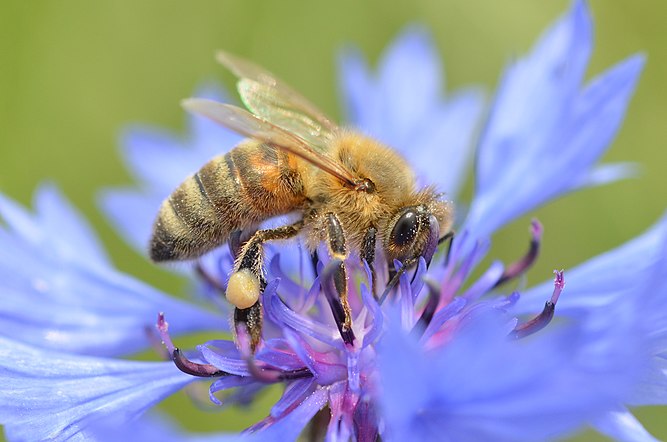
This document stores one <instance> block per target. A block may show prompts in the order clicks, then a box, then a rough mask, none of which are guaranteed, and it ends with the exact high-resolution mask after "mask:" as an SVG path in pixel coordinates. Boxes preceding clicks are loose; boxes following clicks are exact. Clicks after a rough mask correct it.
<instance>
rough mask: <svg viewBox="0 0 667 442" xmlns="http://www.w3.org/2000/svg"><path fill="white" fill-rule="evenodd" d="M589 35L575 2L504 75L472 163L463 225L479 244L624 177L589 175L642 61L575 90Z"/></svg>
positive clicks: (586, 21) (586, 17)
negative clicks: (554, 203)
mask: <svg viewBox="0 0 667 442" xmlns="http://www.w3.org/2000/svg"><path fill="white" fill-rule="evenodd" d="M591 34H592V23H591V19H590V15H589V12H588V9H587V7H586V4H585V2H583V1H578V2H576V3H575V5H574V7H573V9H572V11H571V12H570V13H569V15H567V16H566V17H565V18H564V19H562V20H560V21H559V22H558V23H557V24H556V25H555V26H554V27H553V28H551V29H550V30H549V31H548V32H547V34H546V35H545V36H544V37H543V39H542V40H541V42H540V43H539V44H538V45H537V46H536V47H535V48H534V50H533V52H532V53H531V54H530V55H529V56H527V57H525V58H523V59H521V60H519V62H517V63H515V64H514V65H513V66H511V67H510V68H509V69H508V70H507V72H506V73H505V76H504V78H503V80H502V82H501V86H500V88H499V91H498V93H497V96H496V100H495V104H494V107H493V111H492V114H491V117H490V119H489V121H488V124H487V127H486V131H485V133H484V136H483V137H482V140H481V143H480V148H479V152H478V156H477V174H476V179H477V186H476V194H475V198H474V199H473V202H472V204H471V208H470V212H469V214H468V219H467V220H466V227H469V228H470V229H471V230H472V231H474V232H475V236H476V237H484V236H486V235H489V234H491V233H492V232H494V231H495V230H496V229H498V228H499V227H500V226H502V225H504V224H505V223H507V222H509V221H511V220H512V219H514V218H516V217H518V216H520V215H522V214H524V213H526V212H527V211H529V210H532V209H534V208H535V207H537V206H538V205H540V204H543V203H545V202H546V201H548V200H550V199H553V198H556V197H558V196H559V195H562V194H563V193H565V192H568V191H571V190H574V189H576V188H579V187H581V186H583V185H590V184H600V183H604V182H608V181H610V179H617V178H620V177H623V176H624V175H625V172H626V171H621V170H620V169H617V170H615V171H613V172H615V173H610V172H612V171H611V170H609V169H607V170H605V171H604V172H606V173H601V172H600V171H599V170H598V171H595V172H593V171H592V170H593V167H594V164H595V162H596V161H597V160H598V159H599V158H600V156H601V155H602V154H603V153H604V152H605V150H606V149H607V148H608V147H609V145H610V143H611V142H612V140H613V138H614V136H615V134H616V132H617V131H618V128H619V127H620V124H621V121H622V119H623V116H624V114H625V110H626V108H627V104H628V101H629V99H630V97H631V95H632V92H633V90H634V87H635V84H636V81H637V78H638V76H639V73H640V72H641V69H642V66H643V63H644V58H643V57H642V56H635V57H630V58H629V59H627V60H626V61H624V62H622V63H620V64H619V65H617V66H616V67H614V68H612V69H610V70H608V71H607V72H606V73H604V74H603V75H601V76H599V77H598V78H597V79H595V80H594V81H592V82H591V83H590V84H589V85H588V86H587V87H585V88H584V89H583V90H580V89H581V81H582V77H583V74H584V71H585V67H586V65H587V63H588V58H589V55H590V49H591V45H592V35H591ZM619 172H624V173H619ZM508 195H511V196H512V197H511V198H508V197H507V196H508Z"/></svg>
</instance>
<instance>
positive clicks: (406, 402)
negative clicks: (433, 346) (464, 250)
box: [379, 308, 644, 441]
mask: <svg viewBox="0 0 667 442" xmlns="http://www.w3.org/2000/svg"><path fill="white" fill-rule="evenodd" d="M608 315H610V316H611V317H613V319H614V321H615V323H614V325H613V326H609V323H604V324H596V326H589V325H586V324H584V325H582V324H576V323H571V324H563V325H562V326H561V327H559V328H558V329H555V328H552V329H550V330H549V331H548V332H542V333H540V334H539V335H536V336H534V337H532V338H531V339H527V340H523V341H509V340H507V339H505V338H504V336H505V332H504V331H503V328H502V327H503V322H501V323H496V321H490V320H489V319H490V318H489V315H482V316H476V318H475V319H474V322H471V323H469V324H468V325H467V326H466V328H465V329H464V330H463V331H460V332H458V333H457V335H456V336H455V337H454V338H453V340H452V341H451V342H450V343H449V344H447V345H446V346H445V347H443V348H440V349H438V350H434V351H430V352H427V351H424V350H423V349H422V348H420V345H419V344H418V343H417V342H416V341H415V340H414V339H413V338H412V337H411V336H409V335H408V334H407V333H406V332H404V331H403V330H401V329H400V326H399V325H398V324H399V321H397V320H394V321H393V322H392V323H390V325H389V329H388V332H387V335H386V337H385V339H384V341H383V343H382V346H381V347H380V359H379V369H380V375H381V386H382V389H381V396H380V404H381V406H382V409H383V411H384V414H383V416H384V421H385V422H386V424H387V427H388V428H387V431H386V433H385V434H383V437H385V436H386V437H388V438H391V439H392V440H451V441H476V440H494V441H532V440H544V439H552V438H557V437H562V436H565V435H567V434H569V433H571V432H572V431H574V430H576V429H579V428H580V427H582V426H583V425H585V424H586V423H587V422H590V421H591V419H595V418H599V417H600V416H602V415H603V414H604V413H606V412H608V411H609V410H612V409H614V407H615V406H616V404H617V403H618V402H619V401H622V400H623V399H624V398H625V397H627V395H628V394H629V393H630V391H631V388H632V386H633V382H634V381H635V380H636V379H637V377H638V375H639V373H640V372H641V369H642V364H641V362H640V361H643V360H644V359H642V358H640V356H642V355H643V350H642V346H641V345H639V344H640V337H639V336H638V333H637V322H639V319H638V318H636V317H634V316H632V317H630V318H627V317H626V316H627V315H626V314H625V312H624V310H623V308H618V309H614V310H613V311H610V312H608ZM610 385H613V386H614V388H609V386H610Z"/></svg>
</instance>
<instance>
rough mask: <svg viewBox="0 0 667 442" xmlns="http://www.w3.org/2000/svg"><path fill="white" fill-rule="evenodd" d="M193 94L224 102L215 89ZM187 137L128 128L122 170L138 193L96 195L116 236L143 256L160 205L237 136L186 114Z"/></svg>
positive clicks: (205, 120)
mask: <svg viewBox="0 0 667 442" xmlns="http://www.w3.org/2000/svg"><path fill="white" fill-rule="evenodd" d="M195 95H197V96H201V97H205V98H211V99H216V100H219V101H223V100H225V97H224V94H223V93H222V92H221V90H220V89H217V88H214V87H210V86H209V87H207V88H202V89H200V90H199V91H198V92H197V93H196V94H195ZM188 122H189V127H190V134H189V135H188V136H187V137H178V136H175V135H173V134H170V133H168V132H166V131H163V130H161V129H156V128H147V127H134V128H130V129H128V130H127V131H126V133H125V135H124V136H123V137H122V139H121V144H122V146H123V150H124V156H125V159H126V161H127V163H128V167H129V168H130V170H132V172H133V173H134V175H135V177H136V178H137V180H138V181H139V182H140V187H139V189H136V190H129V189H120V190H116V189H113V190H112V189H109V190H106V191H104V192H103V193H102V194H101V196H100V201H101V206H102V209H103V210H104V212H105V213H106V214H107V215H108V216H109V218H111V220H112V221H113V223H114V224H115V225H116V227H117V228H118V230H119V231H120V233H121V234H122V235H123V236H124V237H125V239H126V240H128V241H129V242H130V244H132V245H133V246H135V247H136V248H138V249H139V250H140V251H141V252H142V253H144V251H145V248H146V245H147V244H148V240H149V238H150V231H151V227H152V225H153V221H154V219H155V216H156V214H157V211H158V208H159V207H160V204H161V203H162V201H163V200H164V199H165V198H166V197H167V196H169V194H170V193H171V192H172V191H173V190H174V189H176V187H177V186H178V185H179V184H180V183H181V182H182V181H184V180H185V179H186V178H187V177H188V176H189V175H191V174H192V173H194V172H196V171H197V170H199V169H200V168H201V167H202V166H203V165H204V164H206V163H207V162H208V161H209V160H210V159H211V158H213V157H214V156H216V155H218V154H221V153H224V152H226V151H228V150H230V149H231V148H232V147H234V146H235V145H236V144H237V143H238V142H239V141H240V140H241V137H240V136H239V135H237V134H235V133H233V132H231V131H229V130H227V129H225V128H223V127H222V126H220V125H217V124H215V123H213V122H211V121H209V120H207V119H205V118H202V117H199V116H188Z"/></svg>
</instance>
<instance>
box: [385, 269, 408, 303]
mask: <svg viewBox="0 0 667 442" xmlns="http://www.w3.org/2000/svg"><path fill="white" fill-rule="evenodd" d="M396 262H399V261H396ZM400 264H401V267H399V268H398V270H392V271H390V272H389V275H390V276H391V279H390V280H389V282H388V283H387V285H386V286H385V288H384V291H383V292H382V295H381V296H380V298H379V300H378V304H380V305H382V304H383V303H384V301H385V299H387V296H388V295H389V293H390V292H391V290H392V289H393V288H394V287H396V284H398V281H400V279H401V275H403V273H405V272H406V271H407V270H408V265H407V264H404V263H400Z"/></svg>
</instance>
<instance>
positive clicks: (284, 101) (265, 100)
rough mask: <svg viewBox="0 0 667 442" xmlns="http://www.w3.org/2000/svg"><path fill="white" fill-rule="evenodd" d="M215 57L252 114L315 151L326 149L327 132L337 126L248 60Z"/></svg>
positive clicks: (224, 54) (228, 55)
mask: <svg viewBox="0 0 667 442" xmlns="http://www.w3.org/2000/svg"><path fill="white" fill-rule="evenodd" d="M216 58H217V60H218V62H220V63H221V64H222V65H223V66H225V67H226V68H227V69H229V70H230V71H232V73H234V75H236V76H237V77H239V82H238V91H239V94H240V95H241V99H242V100H243V103H244V104H245V105H246V107H247V108H248V109H249V110H250V111H251V112H252V113H254V114H256V115H258V116H260V117H261V118H263V119H265V120H267V121H270V122H271V123H273V124H275V125H276V126H280V127H282V128H283V129H285V130H287V131H288V132H292V133H295V134H298V135H299V136H300V137H301V138H303V139H304V140H306V141H307V142H308V143H309V144H310V145H311V146H313V147H316V148H317V149H319V150H324V151H326V150H327V148H328V146H329V145H330V144H329V143H328V140H329V139H330V138H331V132H333V131H335V130H336V129H337V126H336V124H335V123H333V121H332V120H331V119H330V118H329V117H327V116H326V115H325V114H324V113H323V112H322V111H320V110H319V109H318V108H317V107H316V106H315V105H314V104H312V103H311V102H310V101H308V100H307V99H306V98H305V97H303V96H302V95H301V94H299V93H298V92H296V91H295V90H294V89H292V88H291V87H289V86H287V85H286V84H285V83H283V82H282V81H280V80H279V79H278V78H276V76H275V75H273V74H272V73H271V72H269V71H267V70H265V69H264V68H262V67H260V66H257V65H256V64H254V63H252V62H250V61H247V60H244V59H242V58H239V57H236V56H234V55H232V54H229V53H227V52H218V54H217V57H216Z"/></svg>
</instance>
